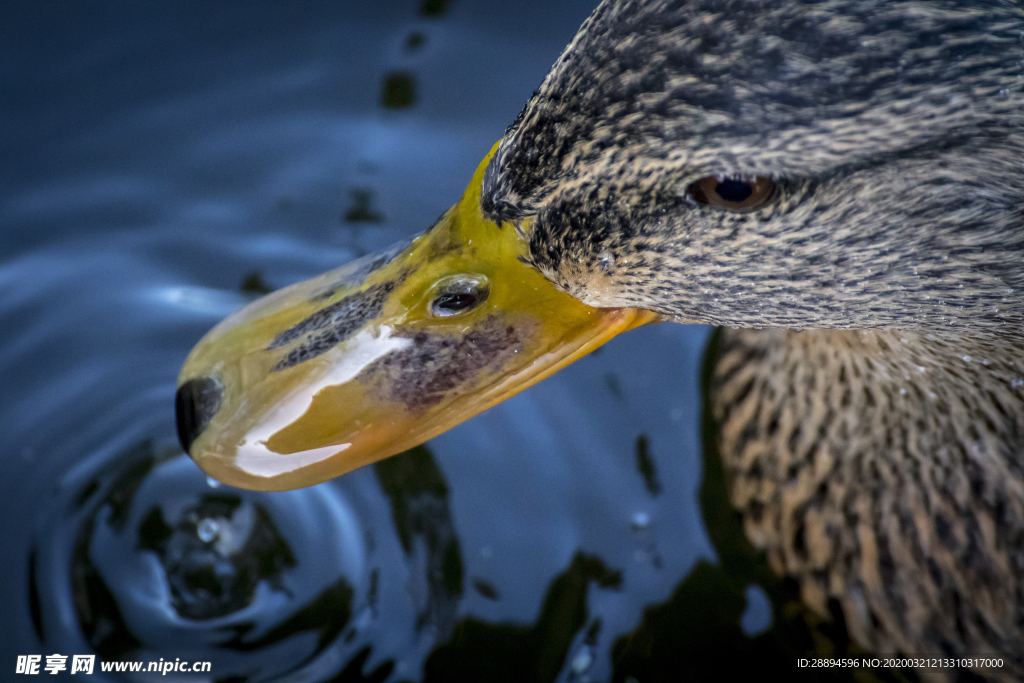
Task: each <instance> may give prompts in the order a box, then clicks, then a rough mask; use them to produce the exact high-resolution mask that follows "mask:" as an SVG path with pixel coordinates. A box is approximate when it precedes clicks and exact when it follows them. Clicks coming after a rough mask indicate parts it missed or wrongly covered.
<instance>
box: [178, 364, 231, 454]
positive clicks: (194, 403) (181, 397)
mask: <svg viewBox="0 0 1024 683" xmlns="http://www.w3.org/2000/svg"><path fill="white" fill-rule="evenodd" d="M221 394H223V389H222V388H221V386H220V382H218V381H217V380H214V379H211V378H209V377H197V378H195V379H190V380H189V381H187V382H185V383H184V384H182V385H181V386H180V387H178V393H177V394H176V395H175V397H174V412H175V415H176V416H177V419H178V441H180V442H181V447H182V448H184V449H185V452H186V453H188V452H189V448H191V446H192V442H194V441H195V440H196V438H197V437H198V436H199V435H200V434H202V433H203V430H204V429H206V426H207V425H208V424H210V420H211V419H213V416H214V415H216V414H217V411H218V410H220V399H221Z"/></svg>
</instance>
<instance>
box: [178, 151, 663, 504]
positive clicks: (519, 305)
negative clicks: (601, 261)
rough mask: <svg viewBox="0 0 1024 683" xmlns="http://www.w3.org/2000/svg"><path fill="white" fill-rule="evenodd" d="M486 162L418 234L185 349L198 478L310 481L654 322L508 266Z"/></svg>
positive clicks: (187, 428) (183, 435)
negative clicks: (486, 183)
mask: <svg viewBox="0 0 1024 683" xmlns="http://www.w3.org/2000/svg"><path fill="white" fill-rule="evenodd" d="M495 147H497V145H495ZM493 153H494V149H492V150H491V154H488V156H487V157H486V158H485V159H484V160H483V162H482V163H481V164H480V166H479V168H478V169H477V171H476V173H475V174H474V176H473V180H472V181H471V182H470V184H469V187H468V189H467V190H466V192H465V194H464V195H463V197H462V199H461V200H460V201H459V203H458V204H456V205H455V206H454V207H452V208H451V209H449V210H448V212H447V213H446V214H445V215H444V216H443V217H442V218H441V220H439V221H438V223H437V224H436V225H434V227H433V228H431V229H430V230H429V231H428V232H426V233H424V234H422V235H420V236H418V237H416V238H414V239H412V240H411V241H409V242H406V243H403V244H399V245H396V246H394V247H392V248H391V249H388V250H386V251H385V252H381V253H378V254H372V255H369V256H365V257H363V258H361V259H358V260H356V261H353V262H352V263H349V264H348V265H345V266H342V267H341V268H338V269H337V270H333V271H330V272H328V273H324V274H323V275H320V276H318V277H316V278H313V279H312V280H308V281H306V282H302V283H299V284H295V285H292V286H290V287H286V288H284V289H281V290H279V291H277V292H274V293H273V294H270V295H268V296H266V297H264V298H262V299H260V300H258V301H256V302H253V303H252V304H250V305H249V306H247V307H246V308H244V309H242V310H240V311H238V312H237V313H235V314H233V315H231V316H230V317H228V318H227V319H226V320H224V321H223V322H221V323H220V324H218V325H217V326H216V327H214V328H213V329H212V330H211V331H210V332H209V333H207V335H206V336H205V337H204V338H203V339H202V340H201V341H200V342H199V344H197V345H196V347H195V348H194V349H193V350H192V352H191V353H190V354H189V356H188V359H187V360H186V361H185V365H184V367H183V368H182V370H181V374H180V376H179V378H178V394H177V401H176V408H177V417H178V434H179V437H180V439H181V442H182V446H183V447H184V448H185V449H186V450H187V451H188V452H189V454H190V455H191V456H192V458H193V459H194V460H195V461H196V463H198V464H199V466H200V467H201V468H202V469H203V470H205V471H206V472H207V474H209V475H210V476H211V477H213V478H214V479H217V480H218V481H221V482H224V483H227V484H231V485H233V486H239V487H243V488H249V489H260V490H284V489H293V488H299V487H302V486H309V485H312V484H317V483H320V482H322V481H325V480H327V479H330V478H332V477H336V476H338V475H340V474H344V473H346V472H349V471H351V470H354V469H356V468H358V467H361V466H363V465H366V464H368V463H371V462H374V461H376V460H380V459H382V458H385V457H387V456H389V455H394V454H396V453H399V452H401V451H403V450H406V449H408V448H412V447H413V446H416V445H418V444H421V443H423V442H424V441H426V440H428V439H430V438H431V437H433V436H436V435H437V434H440V433H441V432H443V431H445V430H447V429H450V428H451V427H453V426H455V425H457V424H459V423H460V422H463V421H464V420H467V419H469V418H470V417H472V416H474V415H476V414H477V413H480V412H482V411H484V410H486V409H487V408H489V407H491V406H493V405H494V404H496V403H498V402H500V401H502V400H504V399H506V398H508V397H510V396H512V395H514V394H516V393H518V392H520V391H522V390H523V389H525V388H526V387H528V386H530V385H532V384H534V383H536V382H538V381H540V380H541V379H543V378H545V377H547V376H548V375H550V374H552V373H554V372H555V371H557V370H559V369H560V368H562V367H564V366H566V365H568V364H569V363H571V362H573V361H574V360H576V359H578V358H580V357H582V356H584V355H586V354H587V353H589V352H590V351H593V350H594V349H596V348H597V347H599V346H600V345H602V344H603V343H605V342H606V341H608V340H609V339H611V338H612V337H614V336H615V335H617V334H619V333H620V332H623V331H625V330H628V329H630V328H633V327H636V326H638V325H642V324H644V323H647V322H652V321H654V320H656V319H658V316H657V315H656V314H654V313H651V312H649V311H643V310H639V309H626V308H614V309H601V308H591V307H589V306H586V305H584V304H582V303H580V302H579V301H577V300H576V299H574V298H573V297H571V296H569V295H568V294H565V293H564V292H562V291H559V290H558V289H557V288H555V286H554V285H552V284H551V283H550V282H548V281H547V280H546V279H545V278H544V276H543V275H541V274H540V273H539V272H537V271H536V270H534V269H533V268H531V267H530V266H528V265H526V264H525V263H523V262H521V261H520V260H519V257H520V256H524V255H525V254H526V249H527V244H526V241H525V240H524V238H523V236H522V235H521V234H520V233H518V232H517V231H516V230H513V229H510V228H508V227H505V228H502V227H500V226H498V225H497V224H495V223H492V222H491V221H488V220H487V219H485V218H484V216H483V214H482V212H481V209H480V185H481V182H482V180H483V172H484V169H485V168H486V166H487V162H488V161H489V160H490V157H491V155H492V154H493Z"/></svg>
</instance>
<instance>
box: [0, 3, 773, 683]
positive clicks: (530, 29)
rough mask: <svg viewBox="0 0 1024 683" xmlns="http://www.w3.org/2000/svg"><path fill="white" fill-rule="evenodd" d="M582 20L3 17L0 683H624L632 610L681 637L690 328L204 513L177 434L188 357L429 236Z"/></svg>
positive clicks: (568, 6)
mask: <svg viewBox="0 0 1024 683" xmlns="http://www.w3.org/2000/svg"><path fill="white" fill-rule="evenodd" d="M427 4H428V5H429V4H430V3H427ZM592 4H594V3H593V2H592V0H586V1H584V2H559V3H546V2H519V3H508V2H506V3H493V2H484V1H476V2H474V1H471V0H455V2H453V3H451V4H450V5H449V4H445V3H437V6H438V7H439V8H440V10H441V11H440V12H439V14H438V16H424V15H423V12H422V8H421V6H420V4H418V3H416V2H410V1H406V2H387V3H372V2H345V3H324V2H288V3H271V2H244V3H243V2H219V3H200V2H178V3H139V2H134V1H133V2H127V1H125V2H107V3H84V2H82V3H73V2H47V3H41V2H30V1H24V2H5V3H3V5H2V7H0V58H2V61H0V115H2V119H0V387H2V391H0V457H2V459H3V460H2V462H3V465H4V469H3V480H2V484H0V492H2V498H0V519H2V522H0V542H2V548H3V555H2V557H3V562H2V563H0V614H2V615H3V618H2V619H0V672H2V673H0V678H2V679H3V680H8V679H10V678H11V677H13V676H14V674H13V670H14V666H15V660H16V656H17V655H19V654H42V655H48V654H53V653H60V654H64V655H74V654H88V653H96V654H98V655H99V658H100V659H103V660H122V659H124V660H129V659H130V660H141V661H147V662H148V661H154V660H159V659H160V658H164V659H168V660H173V659H175V658H179V659H183V660H197V659H198V660H209V661H211V662H212V673H211V674H209V675H206V676H199V675H190V676H186V677H184V678H182V679H181V680H189V681H193V680H219V681H227V680H231V681H243V680H245V681H267V680H281V681H296V682H297V681H325V680H376V681H384V680H389V681H398V680H410V681H413V680H421V679H427V680H553V679H558V680H579V681H587V680H593V681H603V680H609V679H611V678H612V677H613V672H614V676H615V677H616V679H617V680H630V679H629V678H628V677H626V676H627V674H630V671H629V670H627V669H628V667H626V666H625V665H624V664H621V661H620V663H619V664H615V663H614V662H613V659H614V657H613V654H614V653H615V652H617V653H619V654H622V652H624V650H622V647H623V646H622V645H620V646H619V649H618V650H616V649H615V643H616V642H617V641H620V640H621V642H623V643H625V642H626V641H627V640H628V639H629V637H634V641H635V642H640V641H639V640H636V638H635V636H636V633H638V629H640V628H641V626H642V624H646V626H645V628H647V627H649V628H651V629H656V632H657V633H664V632H669V633H671V632H673V629H675V628H676V624H677V622H679V619H678V618H676V617H671V618H670V617H666V619H667V621H665V620H663V621H656V620H655V621H650V623H647V622H644V620H645V610H650V609H657V608H658V607H659V606H663V605H666V604H669V601H670V600H672V599H674V600H675V602H673V603H671V604H672V605H674V607H673V609H674V610H676V611H675V612H671V611H670V612H669V614H670V615H671V614H682V615H684V616H685V615H686V614H687V604H689V603H687V602H685V601H682V602H681V600H682V599H681V598H680V597H679V596H680V593H679V591H680V587H681V586H684V585H686V584H685V582H686V581H687V580H688V578H692V576H691V575H692V572H693V570H694V568H695V567H698V566H704V567H706V566H708V564H707V563H710V564H711V565H714V564H715V563H716V562H717V559H718V555H717V554H716V551H715V549H714V548H713V546H712V544H711V542H710V541H709V536H708V533H707V532H706V530H705V525H704V520H703V518H702V514H701V510H700V507H699V504H698V501H699V498H698V493H699V490H700V486H701V481H702V468H703V453H702V450H701V434H700V406H701V404H700V391H699V390H700V386H699V384H700V383H699V376H700V362H701V354H702V350H703V346H704V343H705V341H706V338H707V334H708V330H706V329H704V328H697V327H685V326H681V325H661V326H656V327H649V328H645V329H641V330H637V331H634V332H631V333H629V334H628V335H626V336H625V337H623V338H619V339H617V340H615V341H613V343H611V344H609V345H608V346H607V347H605V348H604V349H603V350H602V351H600V352H599V353H598V354H595V355H593V356H591V357H588V358H586V359H584V360H582V361H580V362H579V363H577V364H576V365H574V366H572V367H570V368H569V369H567V370H565V371H563V372H561V373H560V374H558V375H557V376H555V377H553V378H551V379H549V380H546V381H545V382H543V383H541V384H540V385H538V386H536V387H534V388H532V389H530V390H529V391H527V392H525V393H523V394H521V395H520V396H518V397H516V398H514V399H512V400H510V401H508V402H507V403H505V404H503V405H500V406H498V407H496V408H494V409H492V410H490V411H488V412H487V413H485V414H483V415H481V416H479V417H477V418H475V419H473V420H471V421H469V422H468V423H466V424H463V425H462V426H460V427H458V428H456V429H454V430H452V431H451V432H449V433H447V434H445V435H443V436H441V437H439V438H437V439H435V440H433V441H432V442H430V443H429V444H427V447H426V449H417V450H415V451H413V452H411V453H409V454H405V455H402V456H398V457H397V458H395V459H392V460H389V461H385V463H382V464H381V465H379V466H376V467H368V468H364V469H362V470H359V471H356V472H354V473H352V474H349V475H346V476H344V477H341V478H339V479H336V480H334V481H332V482H329V483H325V484H322V485H320V486H316V487H313V488H310V489H305V490H300V491H292V492H285V493H253V492H247V491H240V490H235V489H231V488H230V487H226V486H219V487H214V486H212V485H211V484H210V483H208V482H207V480H206V477H205V476H204V475H203V474H202V473H200V472H199V470H197V469H196V468H195V466H194V465H193V464H192V462H191V461H190V460H189V459H188V458H187V457H185V456H183V454H182V453H181V451H180V448H179V447H178V445H177V443H176V439H175V436H174V435H175V431H174V423H173V396H174V389H175V381H176V377H177V372H178V369H179V367H180V365H181V363H182V361H183V360H184V358H185V356H186V354H187V353H188V351H189V349H190V348H191V347H192V345H193V344H194V343H195V342H196V341H198V339H199V338H200V337H201V336H202V334H203V333H204V332H205V331H206V330H208V329H209V328H210V327H211V326H213V325H214V324H215V323H216V322H217V321H218V320H219V319H220V318H222V317H224V316H226V315H227V314H228V313H230V312H231V311H233V310H235V309H236V308H238V307H240V306H242V305H243V304H245V303H246V302H248V301H250V300H252V298H253V297H254V296H256V292H258V291H261V290H264V289H267V288H277V287H280V286H283V285H287V284H290V283H292V282H296V281H299V280H302V279H306V278H308V277H311V276H313V275H315V274H318V273H320V272H322V271H324V270H327V269H330V268H334V267H336V266H338V265H340V264H342V263H344V262H346V261H348V260H350V259H352V258H354V257H357V256H359V255H362V254H364V253H366V252H368V251H372V250H375V249H378V248H381V247H383V246H386V245H388V244H390V243H392V242H394V241H396V240H397V239H399V238H401V237H404V236H407V235H411V234H413V233H415V232H418V231H421V230H422V229H424V228H425V227H426V226H427V225H429V224H430V223H431V222H432V221H433V219H434V218H435V217H436V216H437V215H439V214H440V213H441V212H442V211H443V210H444V209H446V208H447V207H448V206H449V205H450V204H452V203H454V202H455V201H456V200H457V199H458V198H459V196H460V195H461V192H462V190H463V188H464V185H465V183H466V182H467V181H468V179H469V177H470V175H471V173H472V171H473V169H474V168H475V166H476V164H477V163H478V161H479V160H480V159H481V158H482V157H483V155H484V154H485V153H486V152H487V150H488V149H489V147H490V145H491V144H492V143H493V142H494V141H495V140H497V139H498V138H499V137H500V136H501V134H502V132H503V131H504V128H505V126H506V125H507V124H508V123H509V122H510V121H511V120H512V119H513V118H514V117H515V114H516V113H517V112H518V111H519V109H520V108H521V107H522V105H523V103H524V102H525V101H526V99H527V98H528V97H529V95H530V93H531V92H532V90H533V89H534V88H535V87H536V86H537V85H538V84H539V83H540V80H541V79H542V78H543V76H544V74H545V73H546V72H547V70H548V68H549V66H550V65H551V63H552V62H553V61H554V60H555V58H556V57H557V56H558V54H559V53H560V51H561V49H562V48H563V47H564V45H565V44H566V43H567V42H568V41H569V39H570V38H571V37H572V35H573V34H574V32H575V30H576V29H577V27H578V26H579V24H580V23H581V22H582V20H583V19H584V18H585V17H586V16H587V14H588V13H589V11H590V10H591V9H592ZM389 84H390V85H389ZM702 561H703V562H704V564H702ZM734 588H735V587H734ZM737 591H739V592H737ZM744 591H745V594H744ZM708 595H709V596H710V595H711V594H708ZM732 595H733V597H732V598H731V600H732V601H731V602H729V603H728V604H727V605H723V607H722V611H721V613H720V614H718V615H717V616H716V617H715V619H718V621H722V623H725V624H726V625H727V626H728V627H729V628H731V629H732V630H733V631H735V633H733V631H730V637H735V636H736V634H739V637H744V638H745V637H746V636H743V635H742V634H743V633H747V634H755V633H757V632H760V631H762V630H764V629H765V628H766V627H767V626H768V624H769V623H770V622H771V620H772V608H771V605H770V604H768V602H767V598H766V597H765V593H764V592H763V591H762V590H761V589H760V588H758V587H757V586H756V585H755V584H750V585H747V586H746V587H745V588H744V586H743V585H739V586H738V588H736V589H735V590H734V591H733V594H732ZM673 596H674V598H673ZM708 599H709V600H710V599H712V598H710V597H709V598H708ZM715 599H717V598H715ZM744 601H746V602H744ZM701 609H704V610H705V611H707V610H708V606H707V605H705V606H704V607H702V608H701ZM712 611H714V610H713V609H712ZM659 614H660V613H659ZM695 614H696V615H697V618H698V619H704V618H705V617H704V616H702V615H703V614H704V613H703V612H697V613H695ZM648 616H650V615H648ZM673 619H675V621H674V620H673ZM715 619H711V621H714V620H715ZM691 621H692V620H691ZM679 623H681V622H679ZM688 623H689V622H688ZM709 623H710V622H709ZM716 623H717V622H716ZM652 624H653V625H652ZM680 628H682V626H680ZM685 628H690V629H692V628H693V624H692V623H690V624H689V625H688V626H686V627H685ZM709 628H710V627H709ZM631 634H632V635H631ZM669 642H673V641H671V638H669ZM638 648H639V646H638ZM634 649H635V652H634V650H629V652H630V653H633V654H631V655H630V656H633V660H629V661H634V660H635V661H640V662H644V661H648V660H649V661H652V662H653V661H655V659H656V657H657V656H658V652H660V650H658V649H657V648H654V649H650V650H649V652H650V655H649V656H648V655H645V654H642V653H643V652H647V651H645V650H643V648H639V649H636V648H634ZM636 652H639V653H641V654H635V653H636ZM627 654H628V653H627ZM634 655H635V656H634ZM616 656H617V655H616ZM637 657H639V658H640V659H637ZM645 658H646V659H645ZM651 658H654V659H651ZM620 659H621V658H620ZM44 661H45V660H44ZM69 661H70V660H69ZM615 661H619V660H615ZM622 661H625V660H622ZM638 666H639V665H638ZM651 666H653V667H655V668H654V669H653V670H655V671H660V672H661V673H660V674H658V675H653V676H648V677H647V678H645V679H642V683H647V681H649V680H655V679H657V680H670V679H671V678H672V677H674V676H675V675H677V674H679V675H681V674H685V671H679V670H677V669H674V668H673V667H674V666H678V664H674V665H669V664H665V665H656V663H655V664H652V665H651ZM658 666H660V667H661V668H657V667H658ZM97 667H98V665H97ZM474 672H476V673H474ZM64 674H67V672H64ZM44 675H45V674H44ZM54 678H60V677H59V676H57V677H52V676H48V677H47V680H53V679H54ZM68 678H69V679H72V680H77V677H74V678H72V677H71V676H68ZM106 678H110V676H109V675H105V674H103V675H101V674H99V673H97V674H94V677H93V678H92V680H102V679H106ZM135 679H136V680H144V679H143V678H139V677H135ZM164 680H171V678H170V677H168V678H166V679H164ZM633 680H641V679H639V676H636V677H634V678H633Z"/></svg>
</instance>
